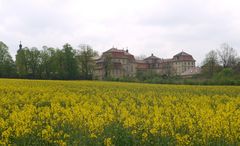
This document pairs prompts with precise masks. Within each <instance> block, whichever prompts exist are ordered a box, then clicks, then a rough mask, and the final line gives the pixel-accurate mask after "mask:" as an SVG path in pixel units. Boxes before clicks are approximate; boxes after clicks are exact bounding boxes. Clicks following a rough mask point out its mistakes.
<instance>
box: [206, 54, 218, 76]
mask: <svg viewBox="0 0 240 146" xmlns="http://www.w3.org/2000/svg"><path fill="white" fill-rule="evenodd" d="M219 68H220V65H219V62H218V54H217V52H216V51H214V50H211V51H210V52H209V53H208V54H207V55H206V57H205V59H204V61H203V66H202V69H203V70H202V72H203V74H205V75H207V76H208V77H212V76H213V75H214V73H216V72H217V71H219Z"/></svg>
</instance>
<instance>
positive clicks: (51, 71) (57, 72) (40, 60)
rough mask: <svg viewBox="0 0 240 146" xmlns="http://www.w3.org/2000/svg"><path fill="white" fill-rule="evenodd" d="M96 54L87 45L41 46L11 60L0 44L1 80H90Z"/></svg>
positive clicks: (3, 46) (3, 45)
mask: <svg viewBox="0 0 240 146" xmlns="http://www.w3.org/2000/svg"><path fill="white" fill-rule="evenodd" d="M97 55H98V53H97V52H96V51H94V50H93V49H92V48H91V47H90V46H89V45H80V46H79V49H74V48H73V47H72V46H71V45H70V44H68V43H67V44H65V45H63V47H62V48H61V49H58V48H53V47H47V46H43V48H42V49H41V50H39V49H38V48H36V47H32V48H28V47H24V48H21V47H20V49H19V50H18V51H17V54H16V60H15V61H13V59H12V57H11V55H10V53H9V50H8V47H7V45H6V44H4V43H3V42H1V41H0V77H4V78H30V79H65V80H74V79H92V76H93V69H94V60H93V57H95V56H97Z"/></svg>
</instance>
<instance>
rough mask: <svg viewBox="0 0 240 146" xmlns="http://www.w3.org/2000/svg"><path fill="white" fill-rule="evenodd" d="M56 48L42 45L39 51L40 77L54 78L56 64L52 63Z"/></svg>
mask: <svg viewBox="0 0 240 146" xmlns="http://www.w3.org/2000/svg"><path fill="white" fill-rule="evenodd" d="M55 54H56V50H55V49H54V48H51V47H47V46H43V50H42V51H41V52H40V68H39V72H40V77H41V78H45V79H52V78H54V73H55V72H56V65H55V64H54V63H55V61H54V55H55Z"/></svg>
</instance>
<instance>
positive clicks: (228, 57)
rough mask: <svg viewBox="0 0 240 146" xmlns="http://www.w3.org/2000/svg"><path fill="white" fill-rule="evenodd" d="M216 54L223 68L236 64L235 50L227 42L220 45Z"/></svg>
mask: <svg viewBox="0 0 240 146" xmlns="http://www.w3.org/2000/svg"><path fill="white" fill-rule="evenodd" d="M218 55H219V59H220V62H221V63H222V65H223V67H224V68H227V67H233V66H234V65H236V58H237V52H236V50H234V49H233V48H232V47H231V46H230V45H228V44H227V43H224V44H222V45H221V48H220V50H218Z"/></svg>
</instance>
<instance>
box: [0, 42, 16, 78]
mask: <svg viewBox="0 0 240 146" xmlns="http://www.w3.org/2000/svg"><path fill="white" fill-rule="evenodd" d="M15 75H16V68H15V64H14V62H13V60H12V57H11V55H10V54H9V52H8V47H7V45H5V44H4V43H3V42H1V41H0V77H14V76H15Z"/></svg>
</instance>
